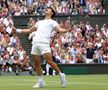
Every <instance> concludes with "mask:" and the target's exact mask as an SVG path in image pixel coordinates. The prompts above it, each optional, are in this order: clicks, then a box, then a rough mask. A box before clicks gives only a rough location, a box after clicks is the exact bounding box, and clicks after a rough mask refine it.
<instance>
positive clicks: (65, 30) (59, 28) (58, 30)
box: [54, 25, 70, 33]
mask: <svg viewBox="0 0 108 90" xmlns="http://www.w3.org/2000/svg"><path fill="white" fill-rule="evenodd" d="M54 29H55V30H56V31H57V32H61V33H66V32H68V31H69V30H70V29H69V28H62V27H60V26H59V25H57V26H56V27H55V28H54Z"/></svg>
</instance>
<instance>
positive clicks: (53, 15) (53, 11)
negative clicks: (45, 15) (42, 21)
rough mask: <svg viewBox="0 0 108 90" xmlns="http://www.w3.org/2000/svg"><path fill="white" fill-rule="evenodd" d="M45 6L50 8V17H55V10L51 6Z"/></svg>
mask: <svg viewBox="0 0 108 90" xmlns="http://www.w3.org/2000/svg"><path fill="white" fill-rule="evenodd" d="M47 8H49V9H51V10H52V13H53V14H52V16H51V18H53V17H55V15H56V12H55V10H54V9H53V8H52V7H47Z"/></svg>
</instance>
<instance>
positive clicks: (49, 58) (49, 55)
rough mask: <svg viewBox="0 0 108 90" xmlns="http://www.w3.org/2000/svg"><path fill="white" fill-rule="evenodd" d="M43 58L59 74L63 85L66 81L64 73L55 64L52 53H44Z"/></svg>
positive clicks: (63, 85)
mask: <svg viewBox="0 0 108 90" xmlns="http://www.w3.org/2000/svg"><path fill="white" fill-rule="evenodd" d="M44 58H45V60H46V61H47V63H48V64H49V65H50V66H51V67H52V69H54V70H55V71H56V72H57V73H58V74H59V76H60V79H61V85H62V87H65V86H66V83H67V81H66V78H65V74H64V73H61V71H60V69H59V67H58V66H57V64H56V63H54V62H53V60H52V54H51V53H50V52H49V53H45V54H44Z"/></svg>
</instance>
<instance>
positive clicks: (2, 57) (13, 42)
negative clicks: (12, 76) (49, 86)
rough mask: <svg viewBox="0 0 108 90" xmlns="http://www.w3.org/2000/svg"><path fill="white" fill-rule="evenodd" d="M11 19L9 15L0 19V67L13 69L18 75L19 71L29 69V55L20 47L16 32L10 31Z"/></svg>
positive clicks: (8, 69) (6, 69) (30, 68)
mask: <svg viewBox="0 0 108 90" xmlns="http://www.w3.org/2000/svg"><path fill="white" fill-rule="evenodd" d="M12 26H13V20H12V18H11V17H7V18H6V17H2V18H1V19H0V31H1V32H0V69H1V70H2V71H7V72H8V71H9V72H10V71H15V73H16V74H17V75H18V74H19V72H20V71H28V70H29V71H30V73H31V70H32V67H31V65H30V59H29V56H28V55H27V54H26V51H25V50H24V49H23V48H22V45H21V43H20V40H19V38H18V36H17V34H14V33H13V31H12Z"/></svg>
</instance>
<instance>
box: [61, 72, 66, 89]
mask: <svg viewBox="0 0 108 90" xmlns="http://www.w3.org/2000/svg"><path fill="white" fill-rule="evenodd" d="M60 80H61V86H62V87H63V88H65V87H66V84H67V80H66V76H65V74H64V73H61V75H60Z"/></svg>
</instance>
